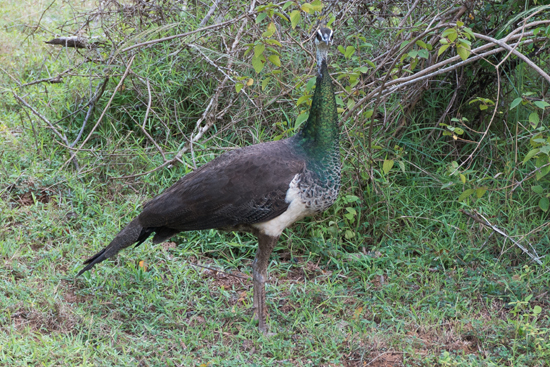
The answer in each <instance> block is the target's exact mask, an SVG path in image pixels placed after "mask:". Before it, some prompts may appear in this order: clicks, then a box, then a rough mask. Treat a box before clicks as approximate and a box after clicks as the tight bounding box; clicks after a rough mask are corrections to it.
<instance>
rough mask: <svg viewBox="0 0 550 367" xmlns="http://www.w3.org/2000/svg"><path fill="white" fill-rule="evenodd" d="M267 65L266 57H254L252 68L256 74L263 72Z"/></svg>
mask: <svg viewBox="0 0 550 367" xmlns="http://www.w3.org/2000/svg"><path fill="white" fill-rule="evenodd" d="M264 65H265V57H264V55H260V56H259V57H256V56H254V57H252V67H253V68H254V70H255V71H256V73H259V72H260V71H262V70H263V68H264Z"/></svg>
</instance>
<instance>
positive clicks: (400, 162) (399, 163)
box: [397, 161, 407, 173]
mask: <svg viewBox="0 0 550 367" xmlns="http://www.w3.org/2000/svg"><path fill="white" fill-rule="evenodd" d="M397 164H398V165H399V167H400V168H401V172H403V173H407V172H406V170H405V162H403V161H398V162H397Z"/></svg>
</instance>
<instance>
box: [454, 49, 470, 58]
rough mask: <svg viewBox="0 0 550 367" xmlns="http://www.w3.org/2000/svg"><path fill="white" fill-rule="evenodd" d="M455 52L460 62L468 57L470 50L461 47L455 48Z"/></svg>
mask: <svg viewBox="0 0 550 367" xmlns="http://www.w3.org/2000/svg"><path fill="white" fill-rule="evenodd" d="M456 52H457V53H458V55H459V56H460V58H461V59H462V61H465V60H466V59H467V58H468V56H470V50H468V49H467V48H466V47H463V46H457V48H456Z"/></svg>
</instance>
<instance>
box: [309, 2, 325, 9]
mask: <svg viewBox="0 0 550 367" xmlns="http://www.w3.org/2000/svg"><path fill="white" fill-rule="evenodd" d="M323 6H324V5H323V3H322V2H321V1H319V0H315V1H312V2H311V7H312V9H313V10H314V11H321V10H323Z"/></svg>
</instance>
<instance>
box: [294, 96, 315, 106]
mask: <svg viewBox="0 0 550 367" xmlns="http://www.w3.org/2000/svg"><path fill="white" fill-rule="evenodd" d="M310 98H311V95H309V94H306V95H305V96H301V97H300V98H298V101H296V106H299V105H301V104H302V103H304V102H305V101H307V100H309V99H310Z"/></svg>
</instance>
